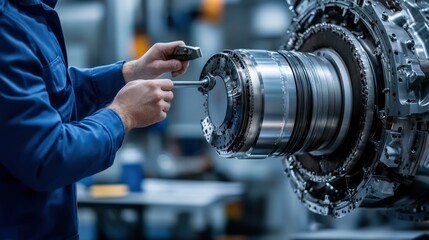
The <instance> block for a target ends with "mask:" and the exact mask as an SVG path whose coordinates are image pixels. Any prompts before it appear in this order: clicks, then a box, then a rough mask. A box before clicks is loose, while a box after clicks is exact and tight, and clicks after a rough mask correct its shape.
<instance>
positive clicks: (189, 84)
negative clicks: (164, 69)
mask: <svg viewBox="0 0 429 240" xmlns="http://www.w3.org/2000/svg"><path fill="white" fill-rule="evenodd" d="M173 84H174V87H173V88H174V89H176V88H192V87H195V88H198V87H201V86H203V85H204V84H206V83H205V81H173Z"/></svg>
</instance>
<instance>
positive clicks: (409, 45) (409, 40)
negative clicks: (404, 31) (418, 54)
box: [405, 39, 416, 49]
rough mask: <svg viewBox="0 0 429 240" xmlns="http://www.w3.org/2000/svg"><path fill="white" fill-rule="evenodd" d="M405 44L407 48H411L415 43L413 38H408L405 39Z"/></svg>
mask: <svg viewBox="0 0 429 240" xmlns="http://www.w3.org/2000/svg"><path fill="white" fill-rule="evenodd" d="M405 45H406V46H407V47H408V48H409V49H413V48H414V46H415V45H416V42H414V40H413V39H408V40H407V41H405Z"/></svg>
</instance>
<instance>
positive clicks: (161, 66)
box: [155, 59, 183, 72]
mask: <svg viewBox="0 0 429 240" xmlns="http://www.w3.org/2000/svg"><path fill="white" fill-rule="evenodd" d="M182 65H183V64H182V62H180V61H179V60H177V59H170V60H166V61H163V60H159V61H156V63H155V68H156V69H157V70H159V71H160V72H174V71H179V70H181V69H182V68H183V66H182Z"/></svg>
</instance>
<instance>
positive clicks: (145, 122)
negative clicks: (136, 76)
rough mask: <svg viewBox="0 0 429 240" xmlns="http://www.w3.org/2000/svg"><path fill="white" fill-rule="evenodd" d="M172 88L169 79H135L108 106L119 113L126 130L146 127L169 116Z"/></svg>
mask: <svg viewBox="0 0 429 240" xmlns="http://www.w3.org/2000/svg"><path fill="white" fill-rule="evenodd" d="M172 89H173V82H172V81H171V80H169V79H157V80H135V81H132V82H129V83H127V84H126V85H125V86H124V87H123V88H122V89H121V90H120V91H119V92H118V94H117V95H116V97H115V99H114V100H113V102H112V103H111V104H110V105H109V106H108V108H110V109H113V110H114V111H115V112H117V113H118V114H119V116H120V117H121V119H122V122H123V123H124V125H125V128H126V131H129V130H131V129H133V128H138V127H146V126H149V125H151V124H154V123H156V122H159V121H161V120H163V119H165V118H166V117H167V111H168V110H169V109H170V102H171V100H172V99H173V92H172V91H171V90H172Z"/></svg>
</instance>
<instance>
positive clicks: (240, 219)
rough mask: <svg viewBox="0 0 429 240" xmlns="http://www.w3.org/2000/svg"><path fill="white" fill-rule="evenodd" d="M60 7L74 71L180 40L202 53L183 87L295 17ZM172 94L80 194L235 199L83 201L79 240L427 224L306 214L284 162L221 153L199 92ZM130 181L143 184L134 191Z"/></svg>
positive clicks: (281, 1)
mask: <svg viewBox="0 0 429 240" xmlns="http://www.w3.org/2000/svg"><path fill="white" fill-rule="evenodd" d="M56 9H57V11H58V13H59V15H60V18H61V21H62V24H63V31H64V34H65V37H66V45H67V48H68V49H67V50H68V58H69V65H70V66H77V67H93V66H97V65H101V64H108V63H112V62H115V61H119V60H127V59H133V58H136V57H139V56H141V55H142V54H143V53H144V52H145V51H146V50H147V49H148V48H149V47H150V46H151V45H152V44H154V43H156V42H167V41H173V40H183V41H185V42H186V43H187V44H188V45H191V46H199V47H200V48H201V49H202V52H203V57H202V58H200V59H197V60H194V61H192V62H191V64H190V67H189V70H188V72H187V73H186V74H185V75H183V76H179V77H177V79H175V80H188V81H197V80H199V76H200V72H201V69H202V68H203V66H204V64H205V62H206V61H207V59H208V58H209V57H210V56H212V55H213V54H215V53H217V52H219V51H222V50H223V49H237V48H248V49H269V50H276V49H278V48H279V46H280V45H281V40H282V36H283V34H284V32H285V30H286V29H287V27H288V25H289V23H290V21H291V19H290V18H291V17H290V14H289V9H288V6H287V4H286V1H285V0H270V1H266V0H151V1H149V0H121V1H117V0H61V1H59V4H58V6H57V8H56ZM165 77H167V78H171V76H169V75H167V76H165ZM174 94H175V98H174V102H173V105H172V108H171V110H170V111H169V114H168V118H167V120H165V121H163V122H161V123H158V124H155V125H153V126H150V127H147V128H143V129H138V130H133V131H132V132H130V133H129V134H128V135H127V136H126V140H125V142H124V144H123V145H122V148H121V150H120V151H119V152H118V154H117V157H116V160H115V163H114V165H113V166H112V167H111V168H110V169H108V170H106V171H104V172H102V173H100V174H97V175H95V176H92V177H91V178H87V179H83V180H82V181H81V182H80V184H79V188H78V196H79V192H88V191H89V189H90V188H91V187H93V186H95V185H100V184H101V185H102V184H122V183H128V184H129V189H130V190H132V191H143V192H145V191H155V192H156V191H158V192H162V191H164V192H163V194H164V195H162V196H163V198H165V199H168V198H170V199H169V200H172V202H174V201H175V197H176V196H179V197H178V198H180V199H178V200H177V201H188V200H186V199H189V202H192V200H193V198H198V197H200V196H201V195H204V194H207V195H216V194H214V193H210V191H217V188H218V187H219V188H223V186H224V185H219V186H218V187H216V186H215V187H213V186H212V187H213V188H212V187H210V186H209V185H207V187H206V185H198V183H200V182H201V183H211V184H218V183H219V184H222V183H231V184H233V185H225V188H229V187H231V189H234V191H233V194H231V195H230V196H227V194H226V195H224V196H225V197H224V198H222V197H219V198H218V199H215V200H214V201H213V202H209V203H207V204H206V205H204V204H202V205H201V204H200V205H198V204H195V207H193V206H192V204H188V205H186V207H183V206H180V204H177V205H174V204H171V206H169V203H165V204H156V203H155V204H152V205H151V204H147V205H146V206H144V208H141V209H140V208H136V209H137V211H133V208H132V207H131V208H130V209H127V208H111V209H110V208H108V207H106V206H104V208H102V209H101V208H99V206H98V207H97V206H94V205H96V204H85V203H82V204H79V205H80V209H79V221H80V222H79V226H80V229H79V232H80V233H79V234H80V237H81V239H136V238H139V237H144V238H146V239H218V240H221V239H222V240H228V239H231V240H233V239H234V240H235V239H299V237H297V236H299V234H300V233H309V232H320V231H322V232H323V231H325V230H335V231H338V234H341V233H342V232H343V231H356V232H358V231H359V230H362V229H365V230H368V231H370V232H371V231H372V230H374V231H377V232H379V231H382V232H385V233H387V232H390V231H391V230H414V229H427V228H428V226H427V225H425V224H424V223H414V222H407V221H399V220H396V219H394V218H390V217H388V216H386V215H384V214H383V212H382V211H378V210H373V209H357V210H355V211H353V212H352V213H351V214H349V215H347V216H345V217H343V218H340V219H334V218H332V217H329V216H328V217H324V216H319V215H316V214H314V213H312V212H310V211H308V210H307V208H305V207H304V206H303V205H302V204H301V203H300V202H299V200H298V198H297V197H296V195H295V194H294V193H293V191H292V189H291V187H290V184H289V182H288V180H287V178H286V176H285V174H284V172H283V169H284V168H285V166H284V165H283V164H282V161H281V158H268V159H261V160H237V159H226V158H221V157H219V156H218V155H217V154H216V153H215V151H214V150H213V149H212V148H211V147H210V146H209V145H208V144H207V143H206V141H205V139H204V136H203V134H202V131H201V126H200V121H201V119H203V117H204V116H203V115H204V113H203V110H204V109H203V96H202V94H201V93H200V92H198V91H196V90H195V89H176V90H175V92H174ZM92 147H96V146H92ZM132 165H134V166H135V165H137V166H138V169H139V170H138V171H137V173H136V172H134V173H133V172H132V171H135V169H132V170H130V169H131V168H127V167H130V166H131V167H132ZM133 174H134V175H133ZM130 178H137V179H139V180H141V181H142V185H141V186H140V184H139V183H140V182H138V184H137V185H135V184H134V185H132V183H130ZM160 180H162V181H160ZM164 180H165V181H164ZM183 183H189V186H188V185H186V184H185V185H183ZM234 184H235V185H234ZM142 186H143V187H142ZM183 195H184V196H183ZM186 197H187V198H186ZM112 199H113V200H114V199H116V200H117V201H121V198H112ZM194 200H195V199H194ZM78 201H79V198H78ZM161 202H162V201H161ZM100 205H103V204H100ZM100 209H101V210H100ZM140 214H141V215H143V216H142V217H141V216H139V215H140ZM141 233H143V236H141V235H140V234H141ZM137 236H139V237H137ZM368 239H369V238H368Z"/></svg>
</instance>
